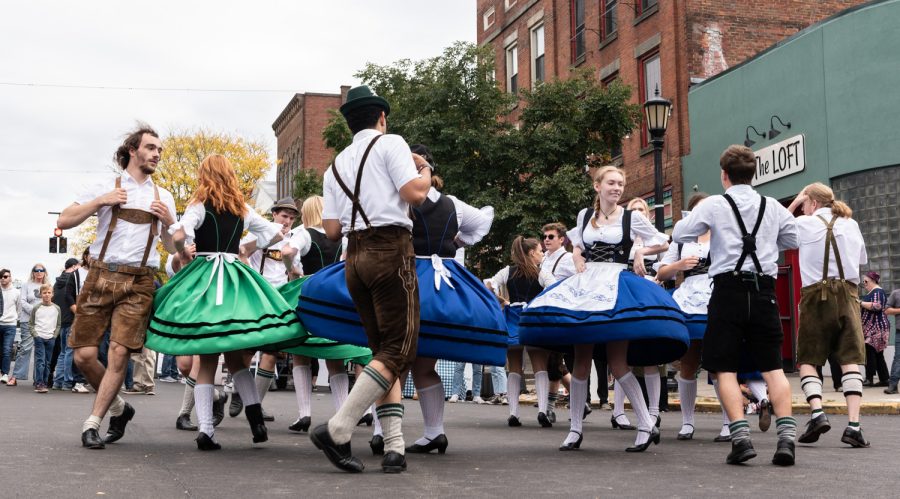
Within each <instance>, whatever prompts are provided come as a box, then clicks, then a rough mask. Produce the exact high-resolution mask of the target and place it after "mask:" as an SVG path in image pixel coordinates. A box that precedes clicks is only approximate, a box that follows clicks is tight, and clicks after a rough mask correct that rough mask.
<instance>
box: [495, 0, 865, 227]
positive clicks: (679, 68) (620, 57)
mask: <svg viewBox="0 0 900 499" xmlns="http://www.w3.org/2000/svg"><path fill="white" fill-rule="evenodd" d="M860 3H864V2H863V1H861V0H758V1H756V2H751V3H747V2H739V1H736V0H675V1H672V0H662V1H660V0H628V1H617V0H596V1H587V0H478V4H477V9H478V12H477V25H478V26H477V34H478V35H477V40H478V44H479V45H491V46H493V48H494V53H495V54H496V78H497V82H498V84H500V85H501V86H502V87H503V88H505V89H507V90H508V91H511V92H515V91H517V90H518V89H522V88H530V87H532V85H534V84H535V83H536V82H540V81H545V80H549V79H553V78H562V79H564V78H566V77H567V75H568V74H569V72H570V70H571V69H572V68H576V67H590V68H593V69H595V70H596V71H597V72H598V73H597V74H598V76H599V78H600V79H601V80H602V81H603V82H605V83H608V82H611V81H612V80H614V79H616V78H619V79H620V80H621V81H622V82H624V83H626V84H628V85H630V86H631V87H632V88H633V89H634V91H633V101H634V102H636V103H643V102H644V101H646V100H647V99H648V98H649V97H651V96H652V95H653V92H654V90H655V89H656V87H657V86H658V87H659V91H660V94H661V95H662V96H663V97H665V98H667V99H669V100H671V101H672V104H673V108H672V116H671V119H670V121H669V127H668V130H667V132H666V136H665V148H664V149H663V169H664V173H663V176H664V179H665V180H664V184H665V195H664V197H665V201H666V218H667V225H668V224H670V223H671V220H670V218H671V216H672V214H673V213H678V212H679V211H678V210H680V209H681V206H682V200H683V199H684V195H683V193H682V178H681V157H682V156H685V155H687V154H689V153H690V130H689V127H688V110H687V102H688V99H687V94H688V88H689V87H690V85H691V84H692V83H696V82H699V81H703V80H704V79H706V78H709V77H711V76H714V75H716V74H718V73H720V72H722V71H724V70H726V69H728V68H729V67H733V66H735V65H738V64H740V63H741V62H743V61H745V60H746V59H748V58H750V57H752V56H754V55H755V54H757V53H758V52H760V51H762V50H764V49H766V48H767V47H769V46H771V45H773V44H775V43H776V42H778V41H779V40H782V39H783V38H785V37H788V36H790V35H792V34H794V33H796V32H797V31H799V30H800V29H803V28H805V27H806V26H809V25H810V24H813V23H815V22H817V21H820V20H822V19H824V18H826V17H828V16H830V15H832V14H834V13H836V12H838V11H840V10H843V9H845V8H847V7H850V6H853V5H857V4H860ZM516 116H517V112H516V111H515V110H514V111H513V112H512V113H511V114H510V118H511V119H516ZM643 128H644V127H643V125H642V128H641V130H635V132H634V133H632V134H631V135H630V136H627V137H626V138H625V140H624V141H623V143H622V147H621V149H620V150H618V151H614V152H613V154H614V156H615V157H614V162H616V163H618V164H620V165H622V167H623V168H624V169H625V170H626V172H627V174H628V190H627V191H628V192H626V196H627V197H628V198H631V197H634V196H642V197H644V198H647V199H649V200H650V201H652V200H653V188H654V178H653V154H652V147H650V146H649V144H648V137H647V133H646V131H645V130H644V129H643ZM710 166H714V165H710ZM671 200H674V206H672V203H671ZM651 205H652V203H651ZM673 208H674V210H675V211H673V210H672V209H673ZM676 218H677V217H676Z"/></svg>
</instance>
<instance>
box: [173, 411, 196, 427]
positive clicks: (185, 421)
mask: <svg viewBox="0 0 900 499" xmlns="http://www.w3.org/2000/svg"><path fill="white" fill-rule="evenodd" d="M175 429H178V430H185V431H197V425H195V424H194V423H192V422H191V415H190V414H182V415H180V416H178V419H176V420H175Z"/></svg>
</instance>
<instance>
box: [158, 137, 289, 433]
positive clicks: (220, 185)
mask: <svg viewBox="0 0 900 499" xmlns="http://www.w3.org/2000/svg"><path fill="white" fill-rule="evenodd" d="M197 173H198V182H197V191H196V192H195V193H194V195H193V197H192V198H191V201H190V204H189V205H188V207H187V209H185V212H184V215H182V217H181V220H180V221H179V222H178V223H175V224H173V225H172V226H171V227H170V228H169V232H170V233H171V234H172V236H173V239H174V241H175V245H176V247H177V248H178V250H179V252H183V251H184V248H185V246H186V245H187V244H191V243H194V244H196V250H197V253H196V258H194V260H193V261H192V262H191V263H190V264H188V265H187V266H186V267H185V268H183V269H182V270H181V271H180V272H178V273H177V274H175V277H173V278H172V280H170V281H169V282H168V283H167V284H166V285H165V286H163V287H162V288H160V289H159V290H158V291H157V292H156V295H155V296H154V300H153V307H154V311H153V315H152V317H151V319H150V325H149V328H148V330H147V341H146V345H147V348H150V349H152V350H155V351H157V352H161V353H165V354H170V355H193V354H198V355H200V370H199V372H198V373H197V385H196V386H195V391H194V396H195V399H196V404H197V419H198V422H199V426H200V428H199V429H200V433H199V435H198V437H197V447H198V448H199V449H200V450H217V449H220V448H221V446H220V445H219V443H218V442H217V441H216V439H215V429H214V427H213V411H212V406H213V379H214V376H215V371H216V367H217V366H218V359H219V354H220V353H224V354H225V364H226V366H227V367H228V371H229V372H231V373H232V376H233V379H234V387H235V389H236V390H237V391H238V393H239V394H240V396H241V398H242V399H243V401H244V404H245V407H246V414H247V420H248V421H249V423H250V430H251V432H252V433H253V442H254V443H257V442H264V441H266V440H267V439H268V436H267V432H266V426H265V423H264V422H263V415H262V407H261V406H260V403H259V393H258V392H257V390H256V384H255V382H254V380H253V375H252V374H250V371H249V369H247V365H246V363H245V361H244V355H243V352H242V351H243V350H245V349H252V350H260V349H271V350H275V351H277V350H279V349H280V348H281V346H282V345H283V344H290V343H292V342H295V341H297V340H300V339H302V338H303V337H304V336H306V332H305V331H304V330H303V329H302V327H301V326H300V321H299V320H298V319H297V316H296V314H295V313H294V309H293V307H292V306H290V305H288V303H287V302H286V301H285V300H284V298H282V296H281V295H280V294H279V293H278V291H276V290H275V289H274V288H273V287H272V286H271V285H270V284H269V283H268V282H267V281H266V280H265V279H264V278H263V277H262V276H261V275H260V274H259V273H257V272H256V271H254V270H253V269H251V268H250V267H248V266H247V265H245V264H244V263H242V262H241V261H240V260H238V259H237V253H238V248H239V244H240V238H241V234H242V233H243V231H244V230H245V229H247V230H249V231H250V232H252V233H253V234H254V235H256V236H257V238H258V241H259V242H260V243H263V242H264V243H265V244H261V245H260V246H261V247H266V246H268V245H270V244H272V243H274V242H277V241H279V240H280V239H281V226H280V225H279V224H275V223H272V222H268V221H266V220H265V219H264V218H262V217H261V216H260V215H258V214H257V213H256V212H255V211H254V210H253V208H251V207H250V206H248V205H247V204H245V203H244V196H243V194H242V193H241V191H240V189H239V188H238V182H237V177H236V176H235V173H234V169H233V168H232V166H231V163H230V162H229V161H228V159H227V158H225V157H224V156H222V155H219V154H212V155H210V156H207V157H206V158H205V159H204V160H203V162H202V163H201V165H200V168H199V170H198V172H197Z"/></svg>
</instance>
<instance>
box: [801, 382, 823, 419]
mask: <svg viewBox="0 0 900 499" xmlns="http://www.w3.org/2000/svg"><path fill="white" fill-rule="evenodd" d="M800 389H802V390H803V394H804V395H806V401H807V402H809V403H810V404H813V400H819V401H821V400H822V380H821V379H820V378H819V377H818V376H803V377H802V378H800ZM815 412H816V411H813V417H815V416H816V414H815ZM819 412H821V409H819Z"/></svg>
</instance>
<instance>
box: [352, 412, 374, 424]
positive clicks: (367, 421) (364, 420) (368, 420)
mask: <svg viewBox="0 0 900 499" xmlns="http://www.w3.org/2000/svg"><path fill="white" fill-rule="evenodd" d="M373 421H375V418H374V417H372V413H371V412H370V413H369V414H363V417H361V418H359V422H358V423H356V426H359V425H361V424H363V423H365V425H366V426H372V422H373Z"/></svg>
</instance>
